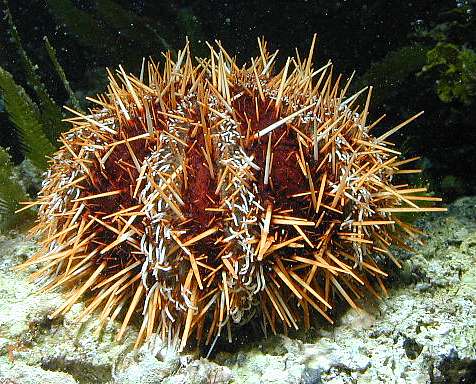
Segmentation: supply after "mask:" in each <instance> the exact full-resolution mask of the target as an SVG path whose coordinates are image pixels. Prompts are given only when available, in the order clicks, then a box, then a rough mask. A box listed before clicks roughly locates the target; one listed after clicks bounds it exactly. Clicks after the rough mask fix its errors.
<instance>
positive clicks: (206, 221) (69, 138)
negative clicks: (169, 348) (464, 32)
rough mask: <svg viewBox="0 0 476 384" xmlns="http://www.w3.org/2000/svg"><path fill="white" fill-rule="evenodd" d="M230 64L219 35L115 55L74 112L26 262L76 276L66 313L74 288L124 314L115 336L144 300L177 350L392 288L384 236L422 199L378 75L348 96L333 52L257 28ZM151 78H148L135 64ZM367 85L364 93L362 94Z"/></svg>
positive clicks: (400, 233)
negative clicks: (330, 59)
mask: <svg viewBox="0 0 476 384" xmlns="http://www.w3.org/2000/svg"><path fill="white" fill-rule="evenodd" d="M258 43H259V56H258V57H256V58H254V59H251V63H250V64H249V65H247V66H243V67H242V68H239V67H238V66H237V64H236V62H235V60H234V59H232V58H231V57H230V55H229V54H228V53H227V52H226V51H225V50H224V49H223V48H222V46H221V45H220V43H217V48H213V47H212V46H210V52H211V53H210V57H209V58H207V59H197V64H194V63H193V61H192V58H191V55H190V51H189V46H188V44H187V45H186V46H185V48H184V49H183V50H182V51H179V52H178V54H177V58H176V60H173V59H172V57H171V53H166V54H165V63H164V65H163V68H162V69H161V70H159V66H158V64H156V63H154V62H152V61H150V62H148V63H147V64H146V63H143V65H142V71H141V73H140V76H139V77H135V76H133V75H130V74H127V73H126V72H125V71H124V69H123V68H122V67H121V66H120V67H119V71H117V76H114V75H113V74H111V73H109V74H110V77H109V81H110V83H109V86H108V90H107V93H106V94H104V95H100V96H98V97H97V98H96V99H93V98H89V100H90V101H92V102H94V103H95V104H97V107H96V108H93V109H91V110H90V113H89V114H88V115H83V114H80V113H78V112H76V111H73V110H70V111H71V112H72V113H74V115H75V116H74V117H72V118H69V119H68V121H69V122H71V124H72V128H71V130H70V131H69V132H67V133H65V134H63V135H62V137H61V143H62V147H61V149H59V151H58V152H57V153H56V154H55V155H54V156H53V158H52V160H51V163H50V167H49V170H48V171H47V174H46V176H45V179H44V182H43V185H42V190H41V192H40V194H39V198H38V200H37V201H36V202H34V203H32V204H38V205H39V215H38V223H37V225H36V227H35V228H34V229H33V233H34V234H36V235H39V236H40V239H41V240H40V244H41V245H42V249H41V251H39V252H38V253H37V254H36V255H34V256H33V257H32V258H31V259H30V260H28V261H27V262H25V263H24V264H23V265H22V267H26V266H30V265H32V264H39V269H38V270H37V271H36V272H34V273H33V275H34V277H35V278H40V277H41V278H42V280H41V281H42V282H43V288H42V289H43V290H51V289H54V288H56V287H59V286H67V287H69V291H68V293H67V295H66V298H65V301H64V304H63V305H62V306H61V307H59V308H58V309H57V310H56V311H55V312H54V313H53V314H52V316H57V315H59V314H64V313H65V312H67V311H68V310H69V309H70V308H71V306H72V305H73V304H74V303H76V302H77V301H78V300H79V299H80V298H81V297H83V296H84V297H85V298H86V304H85V309H84V311H83V312H82V314H81V317H84V316H86V315H88V314H89V313H91V312H92V311H94V310H100V320H101V323H102V325H104V324H105V323H106V322H107V321H108V320H109V319H111V318H112V319H114V318H116V317H118V316H120V317H121V319H122V326H121V328H120V330H119V332H118V335H117V337H118V339H120V338H121V337H122V336H123V334H124V332H125V329H126V326H127V325H128V323H129V322H130V320H131V316H133V315H134V314H138V315H139V316H141V317H140V318H141V320H142V322H141V324H142V325H141V326H140V330H139V336H138V339H137V344H140V343H142V342H143V341H144V340H147V339H151V336H153V335H155V336H156V337H159V338H160V339H162V340H164V341H165V342H167V343H168V344H169V345H173V346H175V347H177V348H179V349H180V350H181V349H183V348H184V347H185V345H186V343H187V340H189V339H190V335H191V334H192V333H194V334H195V338H196V340H197V342H201V341H204V342H205V343H206V344H209V343H213V342H214V341H216V340H217V338H218V337H219V336H220V335H222V334H226V335H228V338H229V339H230V340H231V332H232V325H233V324H239V323H242V322H244V321H245V320H247V319H249V318H250V317H252V316H253V315H256V316H259V317H260V319H261V320H260V322H261V324H262V326H263V329H267V328H270V329H271V330H272V332H276V331H277V330H278V329H279V327H281V328H284V329H285V330H286V329H287V328H290V327H293V328H296V329H297V328H298V327H299V325H300V324H301V323H302V324H304V326H305V327H309V324H310V318H311V317H312V316H313V315H314V314H316V313H317V314H320V316H322V317H324V318H325V319H327V320H328V321H329V322H332V320H331V318H330V316H329V310H330V309H331V308H332V305H333V303H334V302H335V300H336V299H341V300H343V301H345V302H347V303H348V304H349V305H351V306H353V307H355V306H356V298H360V297H361V296H362V293H364V292H365V291H369V292H371V293H372V294H374V295H376V296H378V291H379V290H382V289H383V290H385V288H384V286H383V283H382V279H383V278H385V277H386V276H387V275H386V273H385V272H384V271H383V268H382V266H383V261H384V260H385V259H387V258H388V259H390V260H392V261H393V262H394V263H395V264H397V265H398V261H397V259H396V258H395V257H394V256H392V254H391V253H390V250H389V247H390V245H391V244H396V245H397V246H405V244H404V242H403V239H404V238H405V237H406V236H408V235H413V234H414V233H416V230H415V229H414V228H413V227H412V226H411V225H409V224H406V223H404V222H402V221H401V220H400V219H399V218H398V217H396V215H395V213H397V212H422V211H438V210H442V209H443V208H428V207H426V208H421V207H419V206H418V205H417V202H418V201H419V200H423V201H425V202H428V201H430V202H433V201H439V199H438V198H433V197H428V196H421V192H424V191H425V189H424V188H412V187H410V186H408V185H407V184H399V185H396V184H394V183H393V179H394V177H395V176H396V175H398V174H402V173H413V172H418V170H412V169H401V168H400V167H401V166H403V165H406V164H408V163H410V162H412V161H413V160H415V159H408V160H400V159H399V155H400V152H398V151H397V150H395V149H394V147H393V146H392V144H391V143H389V142H388V141H387V138H388V137H389V136H390V135H392V134H393V133H395V132H396V131H398V130H399V129H400V128H402V127H403V126H404V125H406V124H407V123H409V122H411V121H412V120H413V119H415V118H416V117H417V116H418V115H416V116H413V117H411V118H409V119H408V120H406V121H404V122H403V123H401V124H399V125H398V126H396V127H395V128H393V129H390V130H389V131H388V132H387V133H385V134H383V135H381V136H379V137H375V136H373V135H372V133H371V132H372V130H373V129H374V127H375V125H376V124H377V123H378V122H379V121H380V120H381V119H378V120H377V121H375V122H373V123H369V122H368V121H367V116H368V111H369V102H370V96H371V93H372V87H370V88H364V89H362V90H361V91H359V92H357V93H355V94H354V95H352V96H350V97H348V96H346V92H347V90H348V88H349V84H350V81H351V79H349V80H348V81H346V82H345V84H343V87H342V86H341V83H342V82H343V80H342V78H341V76H339V77H337V78H336V79H334V78H333V76H332V65H331V63H328V64H327V65H325V66H323V67H322V68H319V69H314V68H313V66H312V52H313V47H314V43H315V37H314V40H313V43H312V47H311V50H310V53H309V55H308V57H306V58H301V57H299V56H297V57H296V58H288V59H287V61H286V64H285V65H284V67H283V68H282V69H280V70H279V71H276V70H275V67H276V58H277V52H275V53H273V54H269V53H268V51H267V49H266V43H265V41H264V40H259V41H258ZM145 79H147V80H145ZM360 95H363V96H365V95H366V98H365V99H364V100H363V101H364V104H363V107H359V106H358V105H357V100H359V96H360Z"/></svg>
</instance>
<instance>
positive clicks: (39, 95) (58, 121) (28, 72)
mask: <svg viewBox="0 0 476 384" xmlns="http://www.w3.org/2000/svg"><path fill="white" fill-rule="evenodd" d="M4 6H5V20H6V22H7V25H8V32H9V34H10V36H11V39H12V42H13V44H14V45H15V47H16V49H17V52H18V56H19V58H20V63H21V65H22V67H23V72H24V74H25V77H26V81H27V83H28V85H29V86H30V87H31V89H32V90H33V92H34V93H35V96H36V99H37V100H38V105H39V112H40V119H41V121H42V123H43V128H44V132H45V134H46V136H47V137H48V139H49V140H50V142H51V143H56V139H57V137H58V135H59V134H60V132H64V131H65V129H66V125H65V123H64V122H63V121H62V119H63V115H62V113H61V108H60V107H58V105H57V104H56V103H55V101H54V100H53V99H52V98H51V96H50V94H49V92H48V89H47V88H46V86H45V84H44V83H43V81H42V79H41V77H40V75H39V73H38V66H37V65H35V64H34V63H33V62H32V61H31V59H30V57H29V56H28V54H27V53H26V51H25V49H24V48H23V44H22V41H21V37H20V34H19V33H18V30H17V27H16V25H15V23H14V21H13V17H12V14H11V12H10V9H9V8H8V3H7V1H6V0H5V1H4Z"/></svg>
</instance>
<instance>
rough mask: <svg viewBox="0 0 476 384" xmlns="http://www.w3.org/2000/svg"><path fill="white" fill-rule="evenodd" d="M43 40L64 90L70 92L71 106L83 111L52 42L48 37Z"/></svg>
mask: <svg viewBox="0 0 476 384" xmlns="http://www.w3.org/2000/svg"><path fill="white" fill-rule="evenodd" d="M43 40H44V42H45V47H46V51H47V52H48V56H49V57H50V60H51V62H52V63H53V67H54V68H55V71H56V73H57V75H58V77H59V78H60V79H61V81H62V83H63V85H64V88H65V89H66V92H68V96H69V101H70V103H71V105H72V106H73V107H74V108H76V109H77V110H81V105H80V102H79V100H78V98H77V97H76V95H75V93H74V91H73V89H72V88H71V85H70V84H69V81H68V79H67V77H66V74H65V73H64V70H63V67H62V66H61V64H60V63H59V61H58V58H57V57H56V49H55V48H54V47H53V46H52V45H51V44H50V41H49V40H48V37H47V36H44V37H43Z"/></svg>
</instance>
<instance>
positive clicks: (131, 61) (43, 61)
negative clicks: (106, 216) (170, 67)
mask: <svg viewBox="0 0 476 384" xmlns="http://www.w3.org/2000/svg"><path fill="white" fill-rule="evenodd" d="M7 7H9V9H10V12H11V15H12V19H13V22H14V23H15V25H16V27H17V29H18V32H19V36H20V38H21V41H22V45H23V48H24V50H25V51H26V53H27V55H28V56H29V58H30V59H31V61H32V62H33V63H34V65H36V66H37V67H36V68H37V69H36V72H37V74H38V75H39V76H40V77H41V79H42V81H43V83H44V84H45V86H46V88H47V89H48V92H49V94H50V95H51V98H52V99H53V100H54V102H55V103H56V104H57V105H59V106H62V105H63V104H70V103H71V100H70V99H69V96H68V93H67V92H66V91H65V89H64V87H63V84H62V82H61V81H60V80H59V78H58V76H57V74H56V72H55V70H54V67H53V65H52V63H51V60H50V58H49V56H48V54H47V51H46V49H45V44H44V39H43V38H44V36H47V37H48V39H49V41H50V43H51V45H52V46H53V47H54V48H55V49H56V52H57V58H58V61H59V62H60V63H61V65H62V67H63V69H64V72H65V74H66V77H67V78H68V80H69V82H70V83H71V87H72V89H73V90H74V91H75V94H76V96H77V97H78V99H80V100H81V102H84V101H83V100H84V96H86V95H94V94H95V93H97V92H100V91H102V90H103V89H104V87H105V84H106V83H105V70H104V68H105V67H111V68H116V67H117V65H118V64H123V65H124V66H125V67H126V68H127V69H128V70H129V71H130V72H136V73H137V72H138V71H139V68H140V63H141V61H142V57H147V56H151V57H153V58H154V59H156V60H157V59H160V57H161V55H160V53H161V51H164V50H166V49H171V50H177V49H180V48H182V47H183V45H184V43H185V37H186V36H189V39H190V41H191V44H192V51H193V53H194V54H195V55H196V56H204V55H207V54H208V51H207V47H206V45H205V41H210V42H213V41H214V40H215V39H218V40H220V41H221V42H222V43H223V45H224V47H225V48H226V49H227V50H228V51H229V52H230V53H231V54H232V55H236V57H237V59H238V62H239V63H244V62H245V61H247V62H249V61H250V60H249V58H250V57H252V56H255V55H257V54H258V48H257V37H259V36H264V37H265V38H266V39H267V40H268V42H269V47H270V49H271V50H274V49H279V50H280V58H281V61H285V60H286V57H287V56H290V55H294V54H295V51H294V50H295V48H297V49H298V50H299V51H300V52H301V53H302V54H306V52H307V50H308V49H309V45H310V42H311V39H312V35H313V33H317V34H318V45H317V56H316V60H315V61H316V66H318V65H320V64H323V63H326V62H327V60H328V59H332V61H333V63H334V67H335V70H336V72H341V73H343V74H344V75H345V76H350V74H351V73H352V71H353V70H356V76H355V78H356V81H355V84H354V88H355V89H359V88H361V87H362V86H364V85H367V83H368V84H371V85H374V86H375V89H374V98H373V103H372V107H371V108H372V116H373V117H374V118H375V117H378V116H380V115H381V114H382V113H386V114H387V118H386V120H385V123H384V124H383V125H382V127H383V128H385V127H387V128H391V127H392V126H393V125H395V124H396V123H398V122H399V121H401V120H404V119H406V118H408V117H409V116H411V115H413V114H415V113H417V112H419V111H421V110H425V114H424V115H423V117H421V118H419V119H418V120H417V121H416V122H415V123H412V124H411V125H410V126H408V127H406V128H405V129H404V130H402V132H401V133H400V134H398V135H395V137H394V140H395V141H396V142H397V143H398V145H399V146H400V148H402V149H403V151H404V153H405V155H406V156H412V155H414V154H419V155H421V156H422V157H423V160H422V161H421V165H422V166H423V167H424V168H425V172H424V174H423V175H422V176H420V178H419V179H418V180H416V182H417V183H420V184H430V185H431V188H432V189H433V190H435V191H436V192H437V193H439V194H442V195H443V196H444V197H445V199H446V201H451V200H453V199H455V198H456V197H458V196H461V195H470V194H475V193H476V178H475V175H476V155H475V153H476V151H475V149H476V148H475V147H476V145H475V144H476V133H475V132H476V123H475V121H476V108H475V104H476V103H475V100H476V75H475V73H476V54H475V52H474V49H475V45H476V22H475V20H476V19H475V17H476V16H475V11H476V2H475V1H473V0H469V1H455V0H451V1H449V0H440V1H434V0H432V1H428V0H419V1H414V0H408V1H401V0H398V1H397V0H391V1H361V0H359V1H358V0H340V1H310V0H309V1H232V0H229V1H227V0H224V1H203V0H197V1H175V2H174V1H171V2H167V1H146V0H143V1H138V0H136V1H126V0H117V1H112V0H81V1H80V0H50V1H48V0H43V1H38V0H9V1H8V2H4V1H2V2H0V8H2V10H5V9H6V8H7ZM0 47H1V50H0V66H1V67H3V68H4V69H6V70H8V71H9V72H10V73H11V74H12V75H13V77H14V79H15V81H16V82H17V83H18V84H20V85H22V86H23V87H24V88H25V90H26V91H27V93H29V94H30V95H31V97H32V99H33V100H34V101H37V100H36V98H37V96H35V92H34V91H35V90H34V89H33V87H32V84H31V83H30V82H29V81H28V79H27V75H26V73H25V68H24V66H23V65H22V62H21V60H20V52H19V47H18V44H17V43H15V41H14V39H12V34H11V26H9V25H8V23H7V20H6V19H3V20H1V21H0ZM425 66H426V67H425ZM425 68H426V69H427V70H425ZM473 69H474V71H473ZM84 106H85V107H87V104H84ZM0 132H1V133H0V144H1V146H2V147H10V153H11V155H12V158H13V161H14V162H15V163H19V162H21V160H22V159H23V156H24V155H23V151H22V148H21V145H20V140H19V137H18V132H17V131H16V130H15V128H14V126H13V125H12V124H11V122H10V120H9V117H8V114H7V113H6V111H5V108H4V105H3V102H2V98H1V97H0Z"/></svg>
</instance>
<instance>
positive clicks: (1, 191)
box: [0, 147, 33, 232]
mask: <svg viewBox="0 0 476 384" xmlns="http://www.w3.org/2000/svg"><path fill="white" fill-rule="evenodd" d="M28 199H29V197H28V195H27V194H26V192H25V190H24V189H23V187H22V185H21V184H20V181H19V177H18V175H17V174H16V172H15V168H14V165H13V163H12V161H11V158H10V155H9V153H8V152H7V150H6V149H4V148H2V147H0V232H3V231H5V230H7V229H9V228H12V227H14V226H18V224H20V223H22V222H25V221H27V219H30V218H32V215H33V213H32V211H31V210H30V209H28V210H25V211H21V212H19V213H17V214H15V211H16V210H17V209H18V208H20V204H19V202H20V201H26V200H28Z"/></svg>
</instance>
